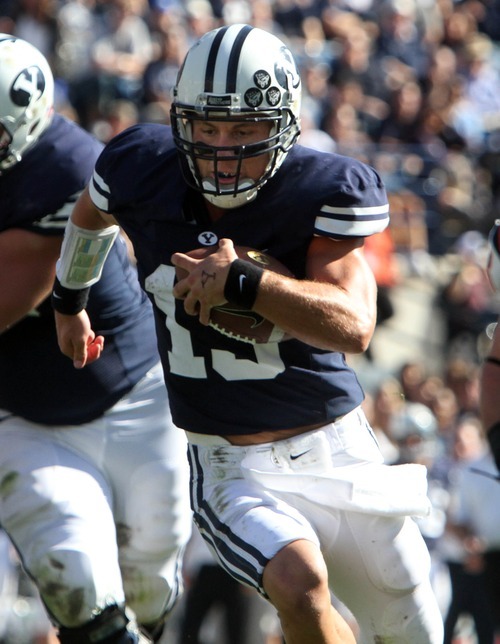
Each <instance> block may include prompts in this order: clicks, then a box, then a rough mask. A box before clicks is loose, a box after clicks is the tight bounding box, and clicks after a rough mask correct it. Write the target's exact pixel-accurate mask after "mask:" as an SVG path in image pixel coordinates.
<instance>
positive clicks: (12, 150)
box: [0, 34, 54, 172]
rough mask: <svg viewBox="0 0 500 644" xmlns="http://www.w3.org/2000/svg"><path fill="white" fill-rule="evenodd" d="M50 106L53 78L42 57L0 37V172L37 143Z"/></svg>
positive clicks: (5, 36)
mask: <svg viewBox="0 0 500 644" xmlns="http://www.w3.org/2000/svg"><path fill="white" fill-rule="evenodd" d="M53 105H54V78H53V76H52V72H51V70H50V67H49V64H48V62H47V60H46V59H45V57H44V56H43V55H42V54H41V53H40V52H39V51H38V49H36V48H35V47H33V45H30V44H29V43H28V42H26V41H25V40H21V39H20V38H16V37H14V36H11V35H9V34H0V125H2V126H3V131H2V132H1V134H0V172H2V171H4V170H7V169H8V168H10V167H11V166H13V165H14V164H16V163H18V162H19V161H20V160H21V158H22V156H23V154H24V152H25V151H26V150H27V149H28V148H29V147H30V146H31V145H33V144H34V143H35V142H36V141H37V140H38V138H39V136H40V135H41V134H42V132H43V131H44V130H45V129H46V128H47V127H48V125H49V123H50V120H51V117H52V112H53Z"/></svg>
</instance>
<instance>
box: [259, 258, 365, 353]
mask: <svg viewBox="0 0 500 644" xmlns="http://www.w3.org/2000/svg"><path fill="white" fill-rule="evenodd" d="M369 299H370V298H369V297H368V298H366V297H360V298H356V297H353V296H352V295H350V294H348V293H347V292H345V291H344V290H342V289H341V288H338V287H336V286H333V285H331V284H324V283H320V282H313V281H308V280H296V279H292V278H286V277H282V276H278V275H276V274H275V273H272V272H271V271H265V272H264V274H263V276H262V279H261V282H260V285H259V289H258V293H257V299H256V301H255V305H254V307H253V308H254V310H255V311H256V312H257V313H259V314H260V315H262V316H263V317H265V318H267V319H269V320H271V321H272V322H273V323H274V324H276V325H277V326H278V327H280V328H281V329H283V330H284V331H285V332H286V333H289V334H290V335H292V336H293V337H295V338H297V339H299V340H301V341H303V342H306V343H308V344H310V345H312V346H315V347H318V348H320V349H326V350H328V351H341V352H345V353H361V352H362V351H365V350H366V348H367V347H368V344H369V342H370V340H371V338H372V335H373V331H374V328H375V319H376V318H375V303H374V302H373V304H370V303H369Z"/></svg>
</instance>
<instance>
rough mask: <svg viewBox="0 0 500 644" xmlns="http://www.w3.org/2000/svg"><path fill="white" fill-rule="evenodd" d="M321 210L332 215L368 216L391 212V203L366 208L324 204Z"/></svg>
mask: <svg viewBox="0 0 500 644" xmlns="http://www.w3.org/2000/svg"><path fill="white" fill-rule="evenodd" d="M321 212H324V213H329V214H332V215H356V216H357V217H368V216H370V215H386V214H388V213H389V204H387V203H385V204H383V205H382V206H368V207H365V208H357V207H353V208H337V207H335V206H326V205H325V206H322V207H321Z"/></svg>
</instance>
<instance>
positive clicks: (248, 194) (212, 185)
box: [172, 105, 299, 208]
mask: <svg viewBox="0 0 500 644" xmlns="http://www.w3.org/2000/svg"><path fill="white" fill-rule="evenodd" d="M229 120H232V121H235V122H244V121H258V122H267V123H269V135H268V137H267V138H265V139H261V140H259V141H256V142H255V143H249V144H246V145H241V146H233V145H232V146H217V147H215V146H211V145H208V144H206V143H203V142H200V141H193V136H192V132H193V123H194V122H195V121H210V122H218V121H220V122H224V123H227V122H228V121H229ZM283 124H284V125H283ZM172 129H173V134H174V139H175V143H176V145H177V148H178V149H179V150H180V151H181V152H182V153H183V154H184V155H185V157H186V159H187V162H188V166H189V171H185V172H184V178H185V180H186V182H187V183H188V184H189V185H190V186H191V187H193V188H195V189H196V190H198V191H200V192H202V193H203V195H204V197H205V198H206V199H207V201H209V202H210V203H213V204H214V205H217V206H219V207H221V208H236V207H238V206H241V205H243V204H245V203H247V202H249V201H252V199H254V198H255V197H256V195H257V191H258V190H259V188H260V187H261V186H263V185H264V184H265V183H266V181H268V179H270V178H271V177H272V176H273V175H274V173H275V172H276V170H277V169H278V168H279V166H280V165H281V163H282V162H283V160H284V158H285V156H286V154H287V153H288V151H289V150H290V148H291V147H292V145H293V144H294V143H295V141H296V139H297V137H298V135H299V128H298V124H297V122H296V119H295V116H294V115H293V114H292V113H291V112H290V111H289V110H282V109H280V110H275V111H274V112H272V113H269V114H266V115H264V114H262V113H261V114H258V115H256V116H254V115H252V114H248V113H247V114H240V115H234V114H228V113H227V114H226V113H225V114H221V112H220V111H218V112H217V113H216V114H215V115H214V114H212V113H210V112H208V111H207V112H204V113H202V114H199V113H196V112H193V111H192V110H185V109H183V107H182V106H177V105H174V106H173V108H172ZM262 155H266V156H267V157H268V162H267V165H266V168H265V171H264V172H263V174H262V175H261V176H260V177H259V178H258V179H250V178H248V177H245V176H244V175H242V166H243V162H244V161H245V160H246V159H251V158H254V157H258V156H262ZM199 160H202V161H207V162H209V163H210V164H211V165H212V167H213V178H207V177H203V176H202V175H201V173H200V169H199V165H198V163H197V161H199ZM228 161H233V162H236V170H235V173H234V175H235V176H234V185H233V186H231V187H227V186H225V185H222V184H221V182H220V181H219V177H220V176H221V175H222V174H223V173H222V172H221V171H220V170H219V167H220V164H221V162H222V163H226V162H228Z"/></svg>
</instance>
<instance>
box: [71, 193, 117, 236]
mask: <svg viewBox="0 0 500 644" xmlns="http://www.w3.org/2000/svg"><path fill="white" fill-rule="evenodd" d="M71 221H72V222H73V223H74V224H75V226H80V228H87V229H89V230H99V229H101V228H106V227H108V226H113V225H115V224H116V220H115V218H114V217H113V216H112V215H109V214H107V213H105V212H103V211H102V210H99V209H98V208H97V207H96V206H95V205H94V203H93V201H92V199H91V197H90V193H89V189H88V187H87V188H85V190H83V192H82V193H81V195H80V196H79V198H78V200H77V202H76V204H75V207H74V208H73V212H72V213H71Z"/></svg>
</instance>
